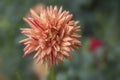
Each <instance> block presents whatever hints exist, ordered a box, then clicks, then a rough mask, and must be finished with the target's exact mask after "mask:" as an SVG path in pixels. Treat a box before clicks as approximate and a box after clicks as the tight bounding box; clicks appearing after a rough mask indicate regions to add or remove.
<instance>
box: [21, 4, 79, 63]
mask: <svg viewBox="0 0 120 80" xmlns="http://www.w3.org/2000/svg"><path fill="white" fill-rule="evenodd" d="M30 14H31V15H30V16H29V17H25V18H24V20H25V21H26V22H27V23H28V24H29V26H30V28H21V30H22V32H21V33H22V34H24V35H26V36H27V37H28V38H26V39H23V40H21V41H20V43H24V45H25V48H24V52H25V53H24V56H25V55H28V54H31V53H32V52H36V54H35V55H34V58H35V59H37V62H41V63H43V62H45V63H48V64H56V63H58V62H63V59H64V58H67V59H71V56H70V54H69V52H70V51H72V50H74V49H76V48H78V47H79V46H80V45H81V43H80V41H79V40H78V38H79V37H80V35H78V34H77V33H76V32H78V31H80V26H78V21H74V20H72V14H70V13H69V11H62V7H60V9H58V8H57V7H56V6H55V7H54V8H53V7H52V6H50V7H47V8H42V9H40V11H39V13H36V12H35V11H34V10H32V9H31V10H30Z"/></svg>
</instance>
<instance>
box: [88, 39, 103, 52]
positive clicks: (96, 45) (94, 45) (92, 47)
mask: <svg viewBox="0 0 120 80" xmlns="http://www.w3.org/2000/svg"><path fill="white" fill-rule="evenodd" d="M89 42H90V44H89V50H90V51H91V52H95V51H96V50H97V49H98V48H99V47H101V46H102V43H101V41H100V40H98V39H96V38H95V37H92V38H90V39H89Z"/></svg>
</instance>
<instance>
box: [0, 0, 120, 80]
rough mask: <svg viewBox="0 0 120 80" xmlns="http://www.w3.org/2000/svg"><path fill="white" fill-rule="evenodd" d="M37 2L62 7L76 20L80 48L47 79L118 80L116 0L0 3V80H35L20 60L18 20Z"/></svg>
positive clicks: (119, 15)
mask: <svg viewBox="0 0 120 80" xmlns="http://www.w3.org/2000/svg"><path fill="white" fill-rule="evenodd" d="M37 3H43V4H45V5H57V6H63V8H64V10H69V11H70V12H71V13H72V14H73V15H74V19H75V20H79V21H80V24H79V25H80V26H81V32H80V34H81V35H82V38H81V39H80V40H81V42H82V47H80V49H79V50H76V51H74V52H71V55H72V56H73V59H72V60H71V61H68V60H64V63H63V64H60V65H57V66H55V67H54V70H51V71H50V73H49V74H48V76H47V78H48V80H54V77H55V78H56V80H120V36H119V35H120V26H119V25H120V0H0V80H38V79H35V78H34V77H35V74H34V73H33V72H32V71H31V70H29V66H30V65H29V63H30V62H31V61H32V58H31V56H27V57H22V55H23V51H22V49H23V45H21V44H19V43H18V41H19V40H21V39H23V38H24V36H23V35H22V34H21V33H20V30H19V28H21V27H27V26H28V25H27V24H26V23H25V22H24V21H23V20H22V18H23V17H24V16H25V14H26V13H27V12H28V11H29V9H30V8H31V7H32V6H34V5H35V4H37Z"/></svg>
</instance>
